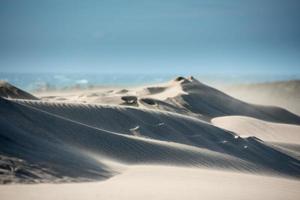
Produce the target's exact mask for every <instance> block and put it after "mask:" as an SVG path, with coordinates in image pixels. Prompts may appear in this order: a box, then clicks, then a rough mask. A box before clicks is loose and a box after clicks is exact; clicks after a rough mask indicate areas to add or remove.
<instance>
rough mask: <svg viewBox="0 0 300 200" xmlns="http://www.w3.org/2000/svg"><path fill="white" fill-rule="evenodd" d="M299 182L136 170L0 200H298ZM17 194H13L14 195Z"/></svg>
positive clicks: (27, 189)
mask: <svg viewBox="0 0 300 200" xmlns="http://www.w3.org/2000/svg"><path fill="white" fill-rule="evenodd" d="M299 187H300V182H299V181H295V180H289V179H284V178H274V177H267V176H257V175H247V174H241V173H232V172H222V171H213V170H202V169H193V168H178V167H163V166H136V167H131V168H129V169H128V170H127V171H125V172H124V173H122V174H121V175H118V176H115V177H113V178H111V179H109V180H108V181H104V182H98V183H83V184H82V183H79V184H56V185H55V184H40V185H8V186H1V187H0V194H1V197H2V198H3V199H16V200H17V199H20V200H21V199H22V200H23V199H30V200H39V199H41V197H42V198H43V199H44V200H48V199H49V200H52V199H64V200H77V199H78V200H79V199H90V200H93V199H95V200H96V199H110V200H114V199H116V200H119V199H133V200H135V199H164V200H168V199H170V200H173V199H175V200H176V199H178V200H181V199H191V200H198V199H212V200H214V199H226V200H246V199H249V200H252V199H272V200H276V199H278V200H282V199H286V200H292V199H299V196H300V190H299ZM16 191H17V192H16Z"/></svg>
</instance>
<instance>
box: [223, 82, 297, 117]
mask: <svg viewBox="0 0 300 200" xmlns="http://www.w3.org/2000/svg"><path fill="white" fill-rule="evenodd" d="M220 89H221V90H222V91H225V92H226V93H228V94H229V95H231V96H234V97H236V98H239V99H241V100H243V101H247V102H252V103H256V104H263V105H274V106H280V107H283V108H286V109H288V110H289V111H291V112H293V113H296V114H297V115H300V103H299V102H300V80H290V81H276V82H267V83H257V84H241V85H232V86H227V87H220Z"/></svg>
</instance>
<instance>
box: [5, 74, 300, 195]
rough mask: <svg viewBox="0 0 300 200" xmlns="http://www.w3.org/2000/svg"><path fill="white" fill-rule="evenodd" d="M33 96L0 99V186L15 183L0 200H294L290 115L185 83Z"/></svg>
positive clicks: (298, 152)
mask: <svg viewBox="0 0 300 200" xmlns="http://www.w3.org/2000/svg"><path fill="white" fill-rule="evenodd" d="M6 92H7V90H5V91H4V93H5V94H4V95H6ZM9 92H10V91H9ZM36 96H38V97H39V98H41V99H42V100H22V99H20V98H22V96H19V97H18V95H17V96H14V98H12V97H11V98H10V99H3V98H0V113H1V115H0V128H1V129H0V152H3V153H1V154H0V172H1V174H0V180H1V181H2V182H3V183H10V182H12V183H18V184H12V185H1V186H0V197H1V199H201V198H204V199H299V196H300V194H299V193H300V192H299V186H300V182H299V178H300V167H299V166H300V160H299V158H300V148H298V147H299V146H297V145H299V144H300V137H299V130H300V128H299V127H300V126H299V124H300V118H299V116H297V115H294V114H292V113H290V112H288V111H286V110H284V109H281V108H277V107H272V106H259V105H252V104H248V103H245V102H242V101H240V100H238V99H234V98H232V97H230V96H228V95H226V94H224V93H222V92H220V91H218V90H216V89H214V88H211V87H209V86H206V85H204V84H202V83H200V82H199V81H197V80H195V79H194V78H192V77H190V78H179V79H176V80H173V81H170V82H168V83H165V84H157V85H152V86H144V87H136V88H126V89H122V88H107V89H105V88H100V89H97V88H96V89H93V90H85V91H71V92H64V91H63V92H56V93H51V94H45V93H43V94H36ZM124 96H131V97H132V96H134V97H136V99H137V101H134V102H127V103H126V102H125V101H123V100H122V97H124ZM6 97H7V96H6ZM18 98H19V99H18ZM219 127H220V128H219ZM240 136H242V137H240ZM251 136H255V137H257V138H259V139H256V138H253V137H251ZM249 137H250V138H249ZM270 142H272V143H270ZM275 143H276V144H275ZM274 144H275V145H274ZM86 181H97V182H92V183H91V182H90V183H87V182H86ZM33 182H34V183H37V182H38V183H41V182H46V183H43V184H33V185H22V184H19V183H33ZM56 182H83V183H76V184H75V183H63V184H53V183H56ZM50 183H51V184H50Z"/></svg>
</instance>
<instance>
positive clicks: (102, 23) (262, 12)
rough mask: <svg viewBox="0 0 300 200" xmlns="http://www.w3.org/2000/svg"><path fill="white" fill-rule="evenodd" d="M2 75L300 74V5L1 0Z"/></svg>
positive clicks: (269, 0)
mask: <svg viewBox="0 0 300 200" xmlns="http://www.w3.org/2000/svg"><path fill="white" fill-rule="evenodd" d="M0 71H2V72H3V71H12V72H13V71H29V72H32V71H37V72H49V71H51V72H66V71H67V72H68V71H70V72H81V71H86V72H126V71H129V72H135V71H136V72H141V73H144V72H145V73H150V72H153V73H155V72H163V73H165V72H173V73H182V72H186V73H198V74H201V73H215V72H219V73H266V72H270V73H300V1H299V0H180V1H178V0H148V1H143V0H136V1H133V0H132V1H129V0H128V1H126V0H120V1H114V0H95V1H91V0H82V1H75V0H72V1H71V0H70V1H69V0H48V1H47V0H36V1H33V0H19V1H18V0H0Z"/></svg>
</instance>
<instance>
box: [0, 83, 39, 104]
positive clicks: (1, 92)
mask: <svg viewBox="0 0 300 200" xmlns="http://www.w3.org/2000/svg"><path fill="white" fill-rule="evenodd" d="M0 97H6V98H10V99H32V100H37V99H38V98H37V97H35V96H33V95H32V94H29V93H27V92H25V91H23V90H21V89H19V88H17V87H15V86H13V85H11V84H9V83H8V82H6V81H1V80H0Z"/></svg>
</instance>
